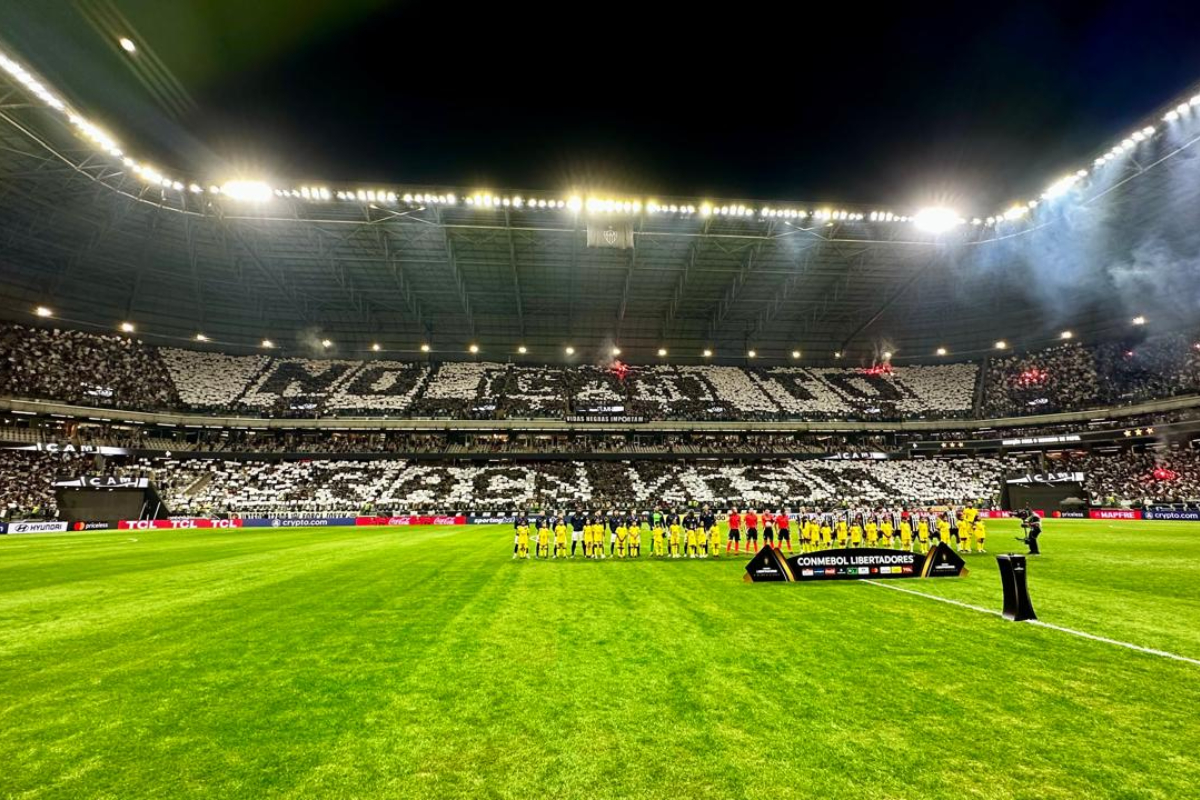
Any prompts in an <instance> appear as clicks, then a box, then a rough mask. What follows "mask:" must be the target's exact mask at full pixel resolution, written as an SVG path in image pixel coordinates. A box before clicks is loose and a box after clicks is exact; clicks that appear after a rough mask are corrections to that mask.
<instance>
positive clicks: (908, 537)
mask: <svg viewBox="0 0 1200 800" xmlns="http://www.w3.org/2000/svg"><path fill="white" fill-rule="evenodd" d="M912 546H913V535H912V523H911V522H909V521H908V517H904V518H903V519H901V520H900V549H901V550H910V551H911V550H912Z"/></svg>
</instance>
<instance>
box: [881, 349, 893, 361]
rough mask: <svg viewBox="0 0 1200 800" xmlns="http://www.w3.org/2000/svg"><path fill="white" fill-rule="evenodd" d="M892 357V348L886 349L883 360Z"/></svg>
mask: <svg viewBox="0 0 1200 800" xmlns="http://www.w3.org/2000/svg"><path fill="white" fill-rule="evenodd" d="M891 357H892V351H891V350H884V351H883V360H884V361H887V360H888V359H889V358H891Z"/></svg>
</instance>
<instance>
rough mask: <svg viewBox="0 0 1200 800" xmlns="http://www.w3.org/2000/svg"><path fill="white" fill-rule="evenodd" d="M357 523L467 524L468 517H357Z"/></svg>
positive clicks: (355, 522)
mask: <svg viewBox="0 0 1200 800" xmlns="http://www.w3.org/2000/svg"><path fill="white" fill-rule="evenodd" d="M354 524H355V525H466V524H467V518H466V517H464V516H457V517H355V519H354Z"/></svg>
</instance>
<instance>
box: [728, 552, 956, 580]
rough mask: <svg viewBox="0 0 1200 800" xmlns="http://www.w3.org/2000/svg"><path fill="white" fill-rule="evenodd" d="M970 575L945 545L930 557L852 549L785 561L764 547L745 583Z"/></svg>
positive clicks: (807, 555) (747, 574)
mask: <svg viewBox="0 0 1200 800" xmlns="http://www.w3.org/2000/svg"><path fill="white" fill-rule="evenodd" d="M780 564H782V567H780V566H779V565H780ZM968 572H969V570H967V568H966V562H965V561H963V559H962V557H961V556H959V555H958V553H956V552H954V551H953V550H952V549H950V547H949V546H948V545H946V544H945V543H944V542H941V543H939V544H938V546H937V547H935V548H934V549H933V550H930V551H929V552H928V553H913V552H910V551H908V550H888V549H885V548H878V547H849V548H840V549H836V550H818V551H816V552H814V553H798V554H797V555H794V556H791V557H790V558H788V559H787V560H786V561H785V560H784V559H783V558H782V557H781V556H780V555H779V553H778V551H772V550H771V548H769V547H764V548H763V549H762V550H759V551H758V554H757V555H755V556H754V558H752V559H751V560H750V563H749V564H747V565H746V577H745V580H746V581H747V582H754V583H759V582H762V581H827V580H859V579H862V578H942V577H951V578H957V577H960V576H965V575H967V574H968Z"/></svg>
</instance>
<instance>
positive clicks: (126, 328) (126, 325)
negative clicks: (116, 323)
mask: <svg viewBox="0 0 1200 800" xmlns="http://www.w3.org/2000/svg"><path fill="white" fill-rule="evenodd" d="M135 330H137V329H136V328H135V327H134V326H133V323H132V322H122V323H121V331H122V332H124V333H133V332H134V331H135Z"/></svg>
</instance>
